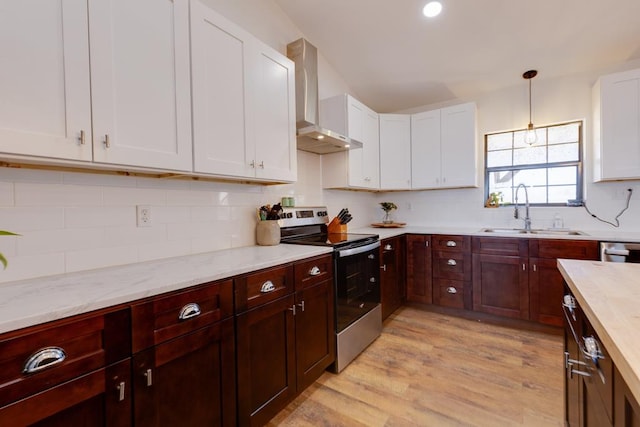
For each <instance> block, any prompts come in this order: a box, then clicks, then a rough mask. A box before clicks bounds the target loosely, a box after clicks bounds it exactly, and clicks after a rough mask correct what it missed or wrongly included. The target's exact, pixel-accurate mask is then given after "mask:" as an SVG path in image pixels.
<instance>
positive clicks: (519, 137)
mask: <svg viewBox="0 0 640 427" xmlns="http://www.w3.org/2000/svg"><path fill="white" fill-rule="evenodd" d="M535 131H536V136H537V137H538V142H536V143H535V145H534V147H539V146H541V145H542V146H544V145H546V143H547V132H546V129H545V128H542V129H535ZM524 133H525V131H523V130H521V131H517V132H514V133H513V147H514V148H529V147H531V146H530V145H529V144H526V143H525V142H524Z"/></svg>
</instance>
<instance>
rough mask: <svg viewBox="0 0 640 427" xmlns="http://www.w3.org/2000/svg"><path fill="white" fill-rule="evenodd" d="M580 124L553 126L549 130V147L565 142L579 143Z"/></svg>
mask: <svg viewBox="0 0 640 427" xmlns="http://www.w3.org/2000/svg"><path fill="white" fill-rule="evenodd" d="M579 132H580V124H579V123H569V124H566V125H562V126H552V127H550V128H549V145H551V144H562V143H564V142H578V139H579V138H578V137H579V135H580V133H579Z"/></svg>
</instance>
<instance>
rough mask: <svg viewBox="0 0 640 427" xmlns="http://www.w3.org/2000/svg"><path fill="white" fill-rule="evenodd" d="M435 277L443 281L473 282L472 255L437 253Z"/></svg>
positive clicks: (434, 266) (434, 262) (434, 268)
mask: <svg viewBox="0 0 640 427" xmlns="http://www.w3.org/2000/svg"><path fill="white" fill-rule="evenodd" d="M433 277H434V278H441V279H455V280H471V254H470V253H468V252H467V253H459V252H446V251H435V252H434V253H433Z"/></svg>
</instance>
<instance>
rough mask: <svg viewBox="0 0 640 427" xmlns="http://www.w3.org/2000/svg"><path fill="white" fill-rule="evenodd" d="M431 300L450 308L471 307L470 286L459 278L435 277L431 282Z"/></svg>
mask: <svg viewBox="0 0 640 427" xmlns="http://www.w3.org/2000/svg"><path fill="white" fill-rule="evenodd" d="M433 302H434V304H436V305H440V306H443V307H452V308H467V309H469V308H471V286H468V285H467V284H465V282H464V281H461V280H443V279H437V280H435V281H434V282H433Z"/></svg>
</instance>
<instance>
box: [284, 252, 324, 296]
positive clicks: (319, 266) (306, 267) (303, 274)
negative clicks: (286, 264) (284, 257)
mask: <svg viewBox="0 0 640 427" xmlns="http://www.w3.org/2000/svg"><path fill="white" fill-rule="evenodd" d="M293 270H294V272H295V278H296V290H300V289H304V288H308V287H309V286H313V285H316V284H318V283H320V282H323V281H325V280H330V279H332V278H333V256H332V255H325V256H321V257H317V258H313V259H310V260H305V261H302V262H298V263H296V264H295V265H294V267H293Z"/></svg>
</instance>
